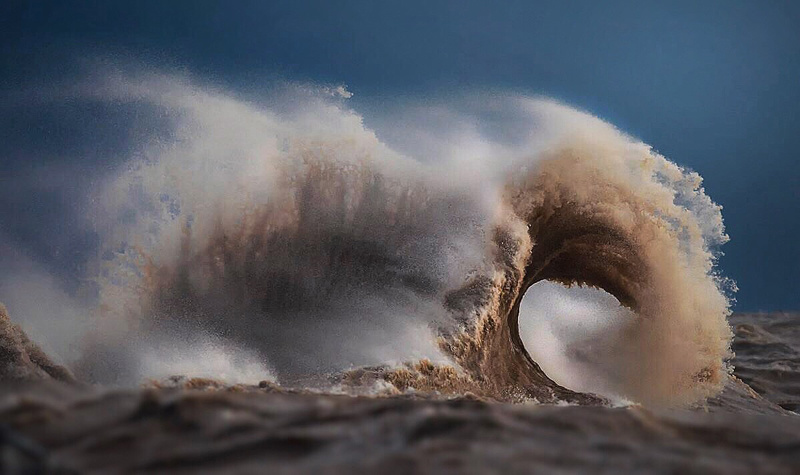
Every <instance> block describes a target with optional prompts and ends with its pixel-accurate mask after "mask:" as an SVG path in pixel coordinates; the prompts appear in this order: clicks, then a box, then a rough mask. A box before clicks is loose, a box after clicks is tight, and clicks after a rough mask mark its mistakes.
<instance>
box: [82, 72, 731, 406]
mask: <svg viewBox="0 0 800 475" xmlns="http://www.w3.org/2000/svg"><path fill="white" fill-rule="evenodd" d="M298 89H299V90H300V91H299V92H298V90H297V89H292V88H287V89H284V90H282V91H280V94H275V95H273V96H272V97H270V98H268V99H266V100H264V101H262V102H252V101H251V102H248V101H243V100H240V99H237V98H235V97H233V96H231V95H228V94H226V93H223V92H220V91H214V90H210V89H208V88H203V87H200V86H197V85H194V84H191V83H189V82H187V81H184V80H180V79H176V78H172V77H165V76H159V75H144V76H139V77H133V78H131V77H122V76H114V75H110V76H109V77H107V78H105V79H104V80H103V81H101V82H100V84H94V85H93V87H91V88H85V89H80V91H81V92H80V94H81V96H82V97H83V98H84V99H89V100H98V101H104V102H113V103H114V104H118V105H119V106H120V107H124V106H126V105H137V106H141V105H142V104H144V105H147V106H148V107H151V108H154V109H156V110H159V111H161V112H162V114H161V115H162V118H166V120H167V122H168V123H169V133H168V134H167V138H166V139H165V138H163V137H162V138H161V139H159V140H154V141H153V142H151V143H147V144H145V145H143V146H142V147H141V148H140V149H138V150H136V153H135V156H134V157H132V158H131V160H129V161H128V162H127V163H126V166H125V168H124V169H123V170H120V171H119V173H118V174H117V175H116V176H114V177H112V178H111V179H109V180H108V183H107V185H106V186H103V187H101V188H100V189H99V190H95V191H94V192H93V194H92V196H91V199H92V203H93V205H92V212H91V213H89V214H90V215H91V216H92V217H93V218H92V219H93V222H92V225H93V226H94V229H97V231H98V233H99V234H100V236H101V239H102V243H103V245H102V249H101V251H100V253H99V258H98V260H97V262H95V263H94V264H93V271H94V272H95V273H96V274H97V275H99V276H100V277H99V279H98V286H99V288H100V305H99V306H98V310H97V312H96V313H97V315H96V325H95V326H94V330H93V332H92V333H91V334H90V335H89V336H88V340H87V342H85V344H86V349H85V351H84V355H83V357H82V359H81V360H80V361H79V362H77V363H76V364H75V368H76V371H77V373H78V374H79V375H81V376H83V377H84V378H86V379H91V380H95V381H100V382H112V381H116V382H121V381H128V380H130V381H141V380H143V379H145V378H150V377H153V376H154V375H153V372H154V371H155V370H154V369H153V365H154V364H155V363H153V362H154V361H155V362H158V363H159V364H163V365H166V368H162V367H159V370H158V372H159V374H162V373H163V374H166V373H167V372H169V371H170V369H171V368H170V367H169V364H168V362H169V361H170V360H171V359H172V357H169V356H164V355H166V354H167V353H165V351H166V350H165V348H166V349H168V350H169V352H171V353H170V354H174V353H175V352H176V351H177V352H181V351H182V350H181V349H182V348H197V347H198V345H200V347H203V348H206V347H208V348H212V349H214V351H210V352H208V353H207V352H205V351H203V352H200V354H198V356H197V357H196V358H195V357H193V358H192V362H191V364H190V365H189V368H188V369H187V368H186V367H182V368H181V371H182V372H191V370H192V368H193V366H192V365H195V366H197V367H203V365H204V363H206V361H204V360H205V358H206V356H207V355H209V354H216V353H214V352H215V351H217V352H218V353H219V354H224V355H226V358H227V357H229V358H228V359H226V360H225V361H226V363H225V367H226V368H233V369H234V372H235V369H236V368H242V367H246V368H248V370H247V374H248V375H251V374H256V373H259V372H262V373H263V374H268V375H271V378H273V379H277V380H278V381H280V382H281V383H283V384H287V385H290V384H293V383H295V384H299V383H298V382H301V381H304V380H307V379H308V378H309V377H312V376H315V375H316V376H325V377H329V376H330V375H334V376H333V379H336V381H337V384H342V382H344V383H347V384H352V385H354V386H355V385H358V384H362V383H363V382H364V381H365V380H369V381H371V382H374V381H376V380H381V381H384V382H386V383H389V384H390V385H391V386H392V387H394V388H396V389H399V390H403V391H405V390H409V389H415V390H420V391H440V392H444V393H454V394H463V393H465V392H472V393H475V394H479V395H481V396H483V397H489V398H494V399H500V400H520V399H536V400H538V401H554V400H566V401H576V402H602V401H603V398H602V397H599V396H594V395H591V394H584V393H577V392H574V391H572V390H570V389H567V388H564V387H562V386H560V385H558V384H556V383H555V382H554V381H553V380H552V379H551V378H549V377H548V376H547V375H546V374H545V373H544V372H543V371H542V369H541V368H540V367H539V365H538V364H537V363H536V362H535V361H534V360H533V359H532V358H531V356H530V353H529V352H528V351H527V350H526V345H528V346H529V347H530V345H536V342H535V341H533V342H531V341H527V342H523V339H522V338H521V336H520V331H519V318H520V316H519V313H520V302H521V300H522V297H523V296H524V295H525V292H526V290H527V289H528V288H530V287H531V286H532V285H534V284H536V283H537V282H540V281H551V282H558V283H561V284H564V285H567V286H573V285H578V286H592V287H597V288H601V289H604V290H605V291H607V292H608V293H610V294H611V295H613V296H614V297H615V298H616V299H617V300H618V301H619V302H620V304H622V305H624V306H625V307H627V308H629V309H630V310H631V311H633V313H634V314H635V318H634V319H632V320H631V321H630V322H628V323H626V325H625V326H624V328H622V329H617V331H615V332H614V333H613V334H609V335H608V336H607V338H605V340H604V341H603V342H602V344H603V345H605V347H606V351H605V352H604V355H605V356H604V358H606V361H605V362H604V364H605V365H606V366H607V367H608V368H610V370H609V377H610V378H612V379H613V387H614V393H615V395H617V396H619V397H622V398H627V399H630V400H634V401H638V402H642V403H647V404H655V405H671V404H684V403H690V402H693V401H697V400H700V399H702V398H704V397H708V396H710V395H713V394H715V393H716V392H718V391H719V390H720V389H721V388H722V385H723V383H724V381H725V379H726V377H727V375H728V372H729V370H728V367H727V364H726V360H727V359H728V358H730V356H731V353H730V340H731V331H730V328H729V326H728V324H727V321H726V317H727V315H728V313H729V302H728V298H727V297H726V294H725V290H724V287H725V285H726V284H725V282H724V281H723V280H722V279H721V278H720V277H718V275H717V274H716V271H715V267H714V266H715V253H716V249H717V248H718V246H719V245H720V244H722V243H724V242H725V240H726V239H727V237H726V236H725V233H724V228H723V225H722V218H721V213H720V207H719V206H717V205H716V204H714V203H713V202H712V201H711V200H710V199H709V198H708V197H707V196H706V195H705V193H704V190H703V188H702V186H701V178H700V177H699V176H698V175H697V174H696V173H693V172H690V171H687V170H684V169H682V168H680V167H678V166H677V165H675V164H673V163H672V162H670V161H668V160H667V159H666V158H664V157H662V156H661V155H659V154H658V153H656V152H654V151H653V150H652V149H651V148H650V147H649V146H647V145H646V144H643V143H641V142H639V141H638V140H636V139H633V138H631V137H629V136H627V135H625V134H623V133H621V132H620V131H618V130H616V129H615V128H614V127H612V126H610V125H608V124H607V123H605V122H603V121H601V120H600V119H597V118H595V117H592V116H590V115H589V114H586V113H583V112H580V111H577V110H574V109H571V108H569V107H567V106H564V105H561V104H557V103H554V102H552V101H548V100H543V99H536V98H528V97H522V96H514V95H498V94H479V95H476V96H473V97H470V98H464V99H462V100H456V101H451V103H450V104H449V105H447V104H443V103H442V104H434V105H431V104H428V105H426V106H418V107H408V108H406V109H402V110H399V111H397V110H395V111H394V112H387V114H386V115H385V116H383V117H381V118H378V119H375V120H374V122H375V123H376V124H378V125H379V126H378V127H377V131H373V130H370V129H369V128H367V127H366V126H365V125H364V119H363V117H362V116H360V115H359V114H357V113H355V112H354V111H353V110H351V109H349V108H347V107H346V106H345V104H344V103H343V102H342V101H344V99H343V98H344V97H349V96H342V98H338V99H337V98H334V99H331V98H330V97H329V95H326V94H316V95H315V94H313V93H309V90H308V89H307V88H298ZM379 137H386V139H385V141H382V140H381V139H379ZM231 355H232V356H231ZM208 358H209V359H213V358H211V357H210V356H209V357H208ZM409 361H416V363H409ZM371 365H373V366H374V365H383V366H381V367H380V368H374V369H373V370H367V369H365V368H368V367H370V366H371ZM365 375H369V377H367V376H365ZM190 376H191V375H190ZM235 376H237V377H239V379H241V377H242V375H241V374H238V375H235ZM370 384H372V383H370Z"/></svg>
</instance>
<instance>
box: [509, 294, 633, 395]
mask: <svg viewBox="0 0 800 475" xmlns="http://www.w3.org/2000/svg"><path fill="white" fill-rule="evenodd" d="M635 319H636V315H635V313H634V312H633V311H631V310H630V309H628V308H627V307H624V306H622V305H621V304H620V302H619V301H618V300H617V299H616V298H615V297H614V296H612V295H611V294H609V293H608V292H606V291H604V290H602V289H598V288H593V287H580V286H572V287H565V286H563V285H561V284H558V283H554V282H550V281H541V282H539V283H537V284H535V285H533V286H531V287H530V288H529V289H528V291H527V292H526V293H525V296H524V297H523V299H522V302H521V304H520V312H519V330H520V337H521V339H522V342H523V344H524V346H525V349H526V350H527V351H528V354H530V356H531V358H532V359H533V360H534V361H536V362H537V363H538V364H539V366H540V367H541V369H542V370H543V371H544V372H545V373H546V374H547V375H548V376H549V377H550V378H551V379H552V380H553V381H555V382H556V383H558V384H559V385H561V386H564V387H566V388H568V389H572V390H574V391H580V392H589V393H595V394H600V395H603V396H607V397H612V398H615V397H617V396H618V395H619V394H621V393H623V392H624V390H623V387H624V381H622V380H621V379H620V378H621V372H620V371H619V368H618V364H619V351H620V348H619V344H620V342H621V340H622V336H623V334H624V332H625V331H626V329H627V328H629V327H630V326H631V324H633V322H634V321H635Z"/></svg>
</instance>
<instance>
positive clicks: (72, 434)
mask: <svg viewBox="0 0 800 475" xmlns="http://www.w3.org/2000/svg"><path fill="white" fill-rule="evenodd" d="M797 317H798V315H797V314H771V315H769V314H762V315H747V314H737V315H735V316H734V317H733V318H732V321H733V322H735V324H736V337H735V340H734V345H735V348H737V357H736V360H735V363H736V364H737V369H736V373H735V374H736V375H737V376H739V377H741V378H743V379H745V380H747V381H749V382H750V383H751V384H752V385H753V387H754V388H757V389H758V390H759V392H760V393H761V395H763V396H764V397H763V398H762V397H761V396H760V395H759V394H757V393H756V392H755V391H753V390H751V389H750V388H749V387H748V386H746V385H745V384H743V383H741V382H738V381H733V380H731V381H730V382H729V383H728V385H727V386H726V389H725V390H724V391H723V392H722V393H721V394H720V395H719V396H716V397H714V398H712V399H710V400H708V401H706V402H704V403H700V404H698V405H697V406H696V407H695V408H693V409H680V410H648V409H646V408H642V407H640V406H626V407H616V408H612V407H604V406H592V405H589V406H564V405H537V404H531V403H528V404H508V403H498V402H488V401H482V400H479V399H476V398H475V397H463V396H461V397H454V398H443V397H442V396H441V395H439V396H434V395H430V394H429V395H426V394H421V393H416V394H405V395H399V396H391V397H365V396H360V397H352V396H346V395H331V394H318V393H309V392H306V391H290V390H286V389H280V388H277V387H275V386H272V385H268V386H267V385H265V386H266V387H264V388H256V387H237V388H233V389H232V388H227V389H226V388H224V386H223V387H220V388H217V389H213V388H214V387H215V384H214V383H213V382H210V381H206V382H203V381H195V382H194V383H192V384H191V385H193V386H195V387H201V388H202V387H203V386H204V385H209V386H207V387H206V390H189V389H176V388H172V389H153V388H151V389H146V390H138V391H131V390H128V391H111V392H109V391H102V390H98V389H88V388H83V389H79V388H76V387H72V386H66V385H62V384H57V383H53V382H50V383H47V382H40V383H34V384H31V383H27V384H25V383H20V384H19V385H12V384H4V385H3V386H2V388H0V422H1V423H2V424H3V427H4V428H5V429H4V431H5V432H3V434H2V453H3V464H4V467H5V468H6V470H7V471H5V472H4V473H14V472H12V471H9V470H22V469H23V468H25V467H27V468H28V469H30V470H31V471H30V472H28V473H43V472H41V471H42V470H45V471H50V472H51V473H98V474H99V473H264V472H270V473H356V472H370V473H412V472H413V473H541V472H543V471H544V472H548V473H552V472H562V473H574V472H608V473H619V472H647V473H677V472H680V473H743V474H744V473H776V474H778V473H781V474H783V473H785V474H791V473H797V472H798V470H800V416H798V415H797V414H795V413H793V412H789V411H786V410H785V409H782V408H781V407H779V406H778V404H782V405H784V407H786V406H791V405H792V404H795V403H796V401H797V400H798V397H800V392H798V391H797V389H796V381H797V378H798V373H797V371H796V369H791V368H792V365H793V364H796V363H797V361H796V355H797V354H798V350H800V340H798V339H797V338H796V336H797V334H798V333H797V330H798V328H800V320H798V318H797ZM778 344H780V345H781V346H780V351H776V348H775V345H778ZM764 345H766V346H767V348H768V351H764V352H762V351H761V350H760V349H759V348H762V347H763V346H764ZM794 368H796V366H795V367H794ZM184 386H188V385H184ZM209 387H210V388H211V389H209ZM794 407H796V406H794Z"/></svg>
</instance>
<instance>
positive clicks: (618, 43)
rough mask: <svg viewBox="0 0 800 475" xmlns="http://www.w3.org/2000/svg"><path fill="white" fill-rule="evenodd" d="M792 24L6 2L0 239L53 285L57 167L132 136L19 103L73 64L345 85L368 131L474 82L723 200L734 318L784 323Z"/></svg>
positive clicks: (603, 9)
mask: <svg viewBox="0 0 800 475" xmlns="http://www.w3.org/2000/svg"><path fill="white" fill-rule="evenodd" d="M498 4H499V5H498ZM798 24H800V2H793V1H752V2H750V1H734V0H727V1H689V2H681V1H674V2H647V1H629V2H620V1H606V2H596V1H553V2H534V1H505V2H485V1H484V2H477V1H449V2H444V1H424V2H414V1H404V2H388V1H386V2H382V1H342V2H329V1H319V2H316V1H297V0H295V1H269V2H265V1H239V2H212V1H200V0H195V1H169V2H165V1H145V0H140V1H137V2H127V1H126V2H121V1H112V0H108V1H105V2H80V1H76V2H60V1H59V2H56V1H53V2H48V1H41V2H27V1H22V0H10V1H5V2H3V3H2V5H0V94H2V95H0V97H1V98H2V100H0V236H2V237H3V239H4V240H5V241H6V242H11V243H14V245H15V246H22V247H23V248H25V249H26V252H27V253H29V254H31V255H33V256H35V257H36V259H37V260H39V261H41V262H45V263H47V265H49V266H51V267H53V268H54V269H56V270H57V271H58V272H60V273H61V275H62V276H64V277H65V279H66V276H68V275H74V274H76V273H79V271H80V270H81V265H82V258H81V257H82V256H84V255H85V254H86V252H87V250H88V249H91V247H92V246H93V242H92V239H93V237H92V235H91V232H89V231H85V235H82V236H79V238H76V237H75V236H74V235H73V234H74V233H76V232H77V231H75V230H74V229H73V228H71V227H70V226H69V221H70V216H69V215H70V205H69V202H70V195H69V193H67V194H66V195H64V193H63V190H61V189H59V190H58V191H56V190H55V187H54V186H50V185H49V183H50V182H52V181H59V180H62V181H63V180H65V176H64V174H74V175H75V176H70V177H68V178H69V179H74V183H75V186H73V187H72V188H71V192H72V193H75V194H77V193H79V192H80V188H81V187H82V186H89V185H90V183H86V182H85V176H84V175H86V174H83V173H81V172H80V170H88V169H90V168H96V167H113V165H114V164H113V161H114V158H113V157H114V156H115V154H114V150H115V149H117V148H119V147H120V144H121V143H126V142H131V141H135V140H136V139H137V137H139V136H140V135H141V136H143V135H144V134H145V133H146V132H147V131H138V132H137V131H135V130H133V131H131V130H127V129H125V128H124V126H123V124H124V121H123V120H122V119H119V120H117V118H115V117H114V115H113V114H95V113H94V112H96V111H93V110H91V107H93V106H74V105H73V106H71V107H70V106H69V105H67V106H64V107H62V108H55V109H52V108H51V109H48V110H46V111H43V110H39V109H37V108H35V107H32V106H28V105H26V104H24V103H20V101H19V97H24V94H20V91H26V90H31V89H33V88H36V87H39V86H41V85H43V84H48V83H52V82H58V81H68V80H69V78H70V77H71V76H73V75H76V74H78V70H79V69H80V64H81V60H83V59H86V58H90V57H97V56H104V57H115V58H136V59H138V60H143V61H146V62H148V64H152V65H156V66H159V65H163V66H165V67H168V68H170V69H179V70H185V71H188V72H190V73H191V74H192V75H193V76H197V77H202V78H204V79H206V80H208V81H210V82H213V83H215V84H220V85H224V86H225V87H228V88H232V89H234V90H239V91H244V92H248V91H249V92H253V91H258V89H259V87H261V85H262V84H265V83H267V82H269V81H273V80H275V79H276V78H282V79H288V80H295V81H314V82H321V83H330V84H346V85H347V87H348V90H350V91H351V92H353V93H354V96H353V98H352V99H351V101H352V103H353V104H354V107H355V108H356V109H357V110H359V111H361V112H362V113H363V114H364V116H365V120H366V123H367V125H369V123H370V117H371V114H375V115H377V114H378V113H379V111H380V109H381V104H382V103H389V102H392V101H398V100H401V99H402V98H406V97H419V96H426V95H429V96H438V95H447V94H449V93H453V92H457V91H464V90H470V89H481V88H491V89H498V90H511V91H515V92H521V93H524V94H531V95H544V96H548V97H552V98H555V99H557V100H560V101H563V102H566V103H568V104H570V105H572V106H575V107H578V108H580V109H583V110H586V111H589V112H591V113H593V114H595V115H597V116H599V117H601V118H603V119H605V120H608V121H609V122H611V123H613V124H615V125H616V126H618V127H619V128H621V129H622V130H624V131H626V132H628V133H630V134H632V135H634V136H636V137H638V138H640V139H642V140H643V141H644V142H646V143H648V144H651V145H652V146H653V147H654V148H655V149H656V150H658V151H659V152H660V153H662V154H663V155H665V156H667V157H669V158H670V159H671V160H673V161H675V162H677V163H679V164H680V165H683V166H686V167H689V168H691V169H694V170H696V171H697V172H699V173H700V174H701V175H702V176H703V177H704V178H705V187H706V191H707V193H708V194H709V195H710V196H711V197H712V198H713V199H714V200H715V201H717V202H718V203H720V204H721V205H722V206H723V216H724V217H725V222H726V226H727V229H728V234H729V235H730V237H731V241H730V242H729V243H728V244H726V245H725V246H724V247H723V251H724V254H725V255H724V256H723V257H722V258H721V260H720V271H721V272H722V274H724V275H725V276H728V277H730V278H732V279H734V280H735V281H736V282H737V284H738V287H739V289H740V290H739V292H738V293H737V296H736V298H737V303H736V306H735V309H736V310H746V311H757V310H798V309H800V251H799V250H798V246H797V236H798V234H800V160H799V159H800V152H798V151H799V150H800V110H799V109H800V28H797V25H798ZM15 98H16V99H15ZM98 107H99V106H98ZM87 108H89V109H87ZM142 113H146V111H143V112H142ZM90 139H91V140H90ZM32 157H33V158H32ZM45 165H46V167H45ZM42 170H47V172H46V173H43V172H42ZM76 170H77V171H76ZM32 180H35V181H36V183H35V186H33V187H32V186H30V182H31V181H32ZM82 180H83V181H82ZM31 190H33V191H31ZM42 229H47V232H46V233H42V232H41V231H42ZM0 250H1V249H0Z"/></svg>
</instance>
